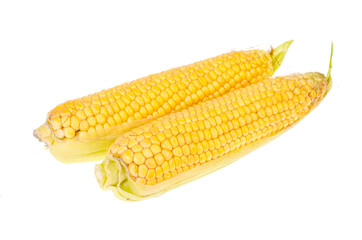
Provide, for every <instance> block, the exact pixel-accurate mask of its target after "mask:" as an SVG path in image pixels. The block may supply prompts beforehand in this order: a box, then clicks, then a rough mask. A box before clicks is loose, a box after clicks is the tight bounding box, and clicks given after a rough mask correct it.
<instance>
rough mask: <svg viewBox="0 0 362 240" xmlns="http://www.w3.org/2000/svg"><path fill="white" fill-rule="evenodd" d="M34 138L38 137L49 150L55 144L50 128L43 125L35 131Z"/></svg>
mask: <svg viewBox="0 0 362 240" xmlns="http://www.w3.org/2000/svg"><path fill="white" fill-rule="evenodd" d="M33 135H34V137H36V138H37V139H38V140H39V141H40V142H44V143H45V146H46V147H47V148H49V147H50V146H51V145H52V143H53V138H52V133H51V130H50V128H49V127H48V126H47V125H46V124H43V125H41V126H40V127H38V128H37V129H35V130H34V131H33Z"/></svg>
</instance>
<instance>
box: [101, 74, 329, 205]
mask: <svg viewBox="0 0 362 240" xmlns="http://www.w3.org/2000/svg"><path fill="white" fill-rule="evenodd" d="M327 76H328V78H326V77H325V76H324V75H323V74H321V73H315V72H312V73H306V74H293V75H289V76H285V77H277V78H274V79H266V80H264V81H261V82H258V83H255V84H251V85H249V86H247V87H245V88H241V89H238V90H234V91H232V92H229V93H227V94H225V95H223V96H220V97H218V98H216V99H212V100H210V101H207V102H202V103H200V104H197V105H194V106H191V107H189V108H187V109H185V110H183V111H180V112H175V113H172V114H169V115H167V116H164V117H161V118H159V119H157V120H155V121H152V122H150V123H147V124H145V125H143V126H141V127H139V128H136V129H133V130H132V131H130V132H128V133H126V134H124V135H123V136H122V137H119V138H118V139H117V140H116V141H115V142H114V143H113V144H112V145H111V146H110V149H109V152H108V156H107V158H106V159H105V160H104V161H103V162H102V164H99V165H97V166H96V178H97V180H98V183H99V185H100V186H101V187H102V188H103V189H110V190H112V191H113V192H114V194H115V195H116V196H117V197H118V198H120V199H123V200H142V199H145V198H149V197H153V196H158V195H160V194H162V193H164V192H166V191H168V190H170V189H172V188H175V187H177V186H179V185H182V184H184V183H187V182H189V181H192V180H194V179H196V178H199V177H201V176H203V175H206V174H208V173H210V172H212V171H215V170H217V169H219V168H221V167H223V166H225V165H227V164H229V163H231V162H233V161H235V160H236V159H238V158H240V157H241V156H243V155H245V154H247V153H249V152H250V151H253V150H254V149H256V148H258V147H260V146H262V145H263V144H265V143H267V142H269V141H271V140H272V139H274V138H276V137H277V136H279V135H281V134H282V133H283V132H285V131H286V130H287V129H289V128H290V127H291V126H293V125H294V124H296V123H297V122H298V121H299V120H301V119H302V118H303V117H304V116H306V115H307V114H308V113H309V112H310V111H311V110H312V109H313V108H314V107H316V106H317V105H318V104H319V103H320V101H321V100H322V99H323V98H324V96H325V95H326V93H327V92H328V91H329V89H330V87H331V83H330V82H331V78H330V74H329V73H328V75H327Z"/></svg>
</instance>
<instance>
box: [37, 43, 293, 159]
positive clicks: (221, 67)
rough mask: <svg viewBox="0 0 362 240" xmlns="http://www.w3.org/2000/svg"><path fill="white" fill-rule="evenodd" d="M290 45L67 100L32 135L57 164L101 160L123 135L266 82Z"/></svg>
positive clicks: (236, 55)
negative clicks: (228, 94)
mask: <svg viewBox="0 0 362 240" xmlns="http://www.w3.org/2000/svg"><path fill="white" fill-rule="evenodd" d="M291 42H292V41H289V42H286V43H284V44H282V45H281V46H279V47H277V48H276V49H274V50H272V51H270V52H266V51H263V50H249V51H239V52H236V51H234V52H230V53H227V54H223V55H220V56H217V57H214V58H210V59H207V60H204V61H201V62H196V63H194V64H191V65H187V66H183V67H179V68H175V69H171V70H168V71H164V72H161V73H158V74H154V75H150V76H147V77H144V78H140V79H138V80H135V81H132V82H130V83H125V84H122V85H119V86H116V87H114V88H111V89H108V90H103V91H101V92H99V93H95V94H92V95H88V96H85V97H83V98H79V99H75V100H72V101H67V102H65V103H63V104H60V105H59V106H57V107H56V108H54V109H53V110H51V111H50V112H49V113H48V116H47V119H46V123H45V124H44V125H42V126H41V127H39V128H38V129H36V130H35V131H34V135H35V136H36V137H37V138H38V139H39V140H40V141H43V142H45V143H46V145H47V146H48V147H49V149H50V152H51V153H52V154H53V155H54V156H55V157H56V158H57V159H58V160H60V161H62V162H82V161H92V160H100V159H103V158H104V157H105V156H106V152H107V149H108V147H109V145H110V144H111V143H113V142H114V140H115V138H116V137H117V136H119V135H120V134H122V133H123V132H125V131H128V130H130V129H132V128H134V127H137V126H139V125H142V124H144V123H146V122H149V121H150V120H153V119H156V118H158V117H160V116H163V115H166V114H168V113H170V112H172V111H180V110H182V109H184V108H186V107H188V106H191V105H193V104H196V103H198V102H200V101H204V100H207V99H212V98H215V97H217V96H219V95H222V94H224V93H225V92H228V91H230V90H232V89H238V88H240V87H243V86H247V85H248V84H251V83H254V82H258V81H262V80H263V79H266V78H268V77H269V76H271V75H272V74H273V73H274V72H275V71H276V69H277V68H278V67H279V66H280V64H281V62H282V61H283V58H284V55H285V53H286V51H287V49H288V47H289V45H290V44H291Z"/></svg>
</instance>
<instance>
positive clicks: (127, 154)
mask: <svg viewBox="0 0 362 240" xmlns="http://www.w3.org/2000/svg"><path fill="white" fill-rule="evenodd" d="M122 160H123V162H125V163H126V164H130V163H131V162H133V152H132V151H131V150H128V149H127V150H125V151H124V152H123V153H122Z"/></svg>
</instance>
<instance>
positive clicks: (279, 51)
mask: <svg viewBox="0 0 362 240" xmlns="http://www.w3.org/2000/svg"><path fill="white" fill-rule="evenodd" d="M292 43H293V40H290V41H287V42H285V43H283V44H281V45H280V46H278V47H276V48H275V49H273V48H272V49H271V50H270V55H271V56H272V64H273V74H274V73H275V72H276V71H277V70H278V68H279V67H280V65H281V64H282V63H283V60H284V57H285V54H286V53H287V51H288V49H289V47H290V45H291V44H292Z"/></svg>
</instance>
